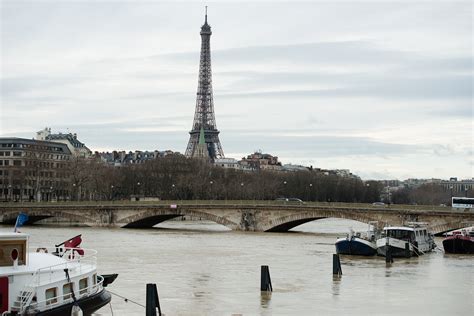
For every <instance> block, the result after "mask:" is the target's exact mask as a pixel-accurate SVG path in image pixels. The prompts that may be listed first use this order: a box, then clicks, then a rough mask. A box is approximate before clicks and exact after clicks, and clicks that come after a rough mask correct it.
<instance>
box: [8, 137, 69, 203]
mask: <svg viewBox="0 0 474 316" xmlns="http://www.w3.org/2000/svg"><path fill="white" fill-rule="evenodd" d="M71 157H72V154H71V151H70V150H69V148H68V146H67V145H66V144H63V143H56V142H50V141H40V140H31V139H24V138H16V137H12V138H0V200H3V201H51V200H61V199H67V198H68V196H69V188H70V180H69V163H70V160H71Z"/></svg>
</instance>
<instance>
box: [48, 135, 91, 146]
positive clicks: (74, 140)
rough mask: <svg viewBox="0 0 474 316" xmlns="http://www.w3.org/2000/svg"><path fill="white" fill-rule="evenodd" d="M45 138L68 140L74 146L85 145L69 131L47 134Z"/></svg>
mask: <svg viewBox="0 0 474 316" xmlns="http://www.w3.org/2000/svg"><path fill="white" fill-rule="evenodd" d="M46 139H47V140H68V141H69V142H70V143H71V145H72V146H73V147H74V148H83V147H86V145H85V144H84V143H82V142H80V141H79V140H78V139H77V136H76V134H71V133H69V134H63V133H58V134H49V135H48V136H46Z"/></svg>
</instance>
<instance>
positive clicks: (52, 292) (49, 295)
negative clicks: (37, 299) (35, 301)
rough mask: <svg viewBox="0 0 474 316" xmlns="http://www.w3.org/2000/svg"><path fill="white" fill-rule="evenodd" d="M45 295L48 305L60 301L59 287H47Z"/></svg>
mask: <svg viewBox="0 0 474 316" xmlns="http://www.w3.org/2000/svg"><path fill="white" fill-rule="evenodd" d="M45 296H46V305H50V304H55V303H57V302H58V298H57V296H58V293H57V288H55V287H52V288H50V289H47V290H46V292H45Z"/></svg>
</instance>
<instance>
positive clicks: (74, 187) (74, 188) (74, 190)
mask: <svg viewBox="0 0 474 316" xmlns="http://www.w3.org/2000/svg"><path fill="white" fill-rule="evenodd" d="M72 191H73V192H71V193H72V194H71V200H72V199H73V196H74V194H75V193H76V184H75V183H73V184H72Z"/></svg>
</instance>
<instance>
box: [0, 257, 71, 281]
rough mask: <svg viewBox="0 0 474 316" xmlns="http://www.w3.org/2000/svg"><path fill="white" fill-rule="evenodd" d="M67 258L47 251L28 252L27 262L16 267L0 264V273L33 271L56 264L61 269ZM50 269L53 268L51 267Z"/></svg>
mask: <svg viewBox="0 0 474 316" xmlns="http://www.w3.org/2000/svg"><path fill="white" fill-rule="evenodd" d="M66 261H67V260H66V259H64V258H60V257H58V256H53V255H51V254H48V253H42V252H30V253H28V264H27V265H18V266H16V267H13V266H4V267H1V266H0V275H3V274H8V275H13V274H22V273H25V272H35V271H37V270H39V269H44V268H50V267H54V266H57V267H58V268H57V269H58V270H62V269H63V268H64V267H63V266H62V264H64V263H65V262H66ZM51 270H52V271H54V270H55V269H54V268H52V269H51Z"/></svg>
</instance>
